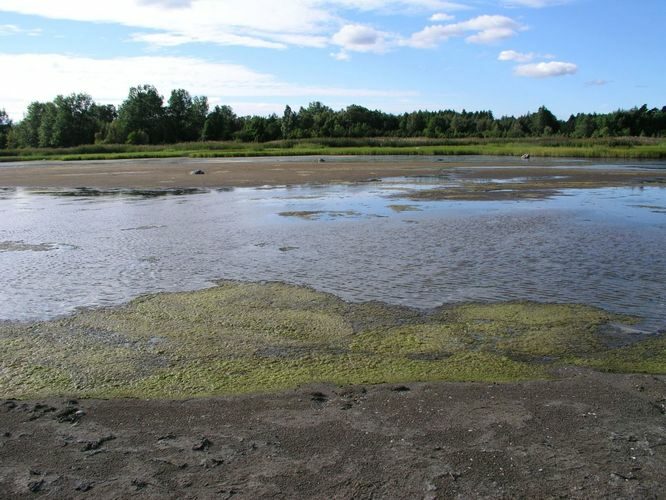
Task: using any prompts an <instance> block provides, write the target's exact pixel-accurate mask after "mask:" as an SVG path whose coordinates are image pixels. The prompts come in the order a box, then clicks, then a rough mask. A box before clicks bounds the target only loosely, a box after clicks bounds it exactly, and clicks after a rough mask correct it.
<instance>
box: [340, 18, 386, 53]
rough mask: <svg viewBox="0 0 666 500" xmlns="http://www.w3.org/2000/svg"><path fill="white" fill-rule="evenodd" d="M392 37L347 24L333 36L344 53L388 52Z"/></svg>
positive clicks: (361, 26) (370, 29)
mask: <svg viewBox="0 0 666 500" xmlns="http://www.w3.org/2000/svg"><path fill="white" fill-rule="evenodd" d="M389 37H390V35H389V34H388V33H384V32H383V31H378V30H376V29H374V28H372V27H370V26H365V25H362V24H346V25H344V26H343V27H342V28H341V29H340V31H338V32H337V33H336V34H335V35H333V38H332V41H333V43H334V44H336V45H339V46H340V47H342V48H343V50H344V51H354V52H378V53H379V52H386V50H387V49H388V45H389V43H388V38H389Z"/></svg>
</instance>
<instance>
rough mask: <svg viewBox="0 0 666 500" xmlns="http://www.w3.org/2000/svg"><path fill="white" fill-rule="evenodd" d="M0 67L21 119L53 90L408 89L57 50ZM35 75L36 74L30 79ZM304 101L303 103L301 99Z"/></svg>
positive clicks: (114, 98)
mask: <svg viewBox="0 0 666 500" xmlns="http://www.w3.org/2000/svg"><path fill="white" fill-rule="evenodd" d="M0 67H2V68H12V71H11V72H10V73H9V74H7V75H3V81H2V89H3V102H2V105H3V107H6V109H7V113H8V114H9V115H10V117H11V118H12V119H15V120H18V119H21V117H22V115H23V113H24V112H25V109H26V108H27V106H28V104H29V102H30V101H32V100H39V101H50V100H52V99H53V98H54V97H55V96H56V95H57V94H70V93H71V92H75V91H76V92H87V93H89V94H90V95H92V97H93V98H94V99H95V100H96V101H98V102H102V103H110V104H119V103H121V102H122V101H123V100H124V99H125V98H126V97H127V92H128V90H129V88H130V87H132V86H136V85H140V84H143V83H151V84H153V85H155V86H156V87H157V88H158V90H160V92H162V93H164V94H168V93H169V92H170V91H171V90H172V89H175V88H184V89H187V90H189V91H190V92H191V93H192V94H194V95H205V96H208V97H209V98H210V100H211V102H212V103H216V102H229V101H230V100H231V99H230V98H245V97H249V98H252V97H255V98H256V97H273V98H275V97H278V98H285V97H296V98H298V99H305V98H309V99H311V100H319V99H322V98H326V97H338V98H349V99H350V100H352V101H355V100H358V99H365V98H381V99H395V98H404V97H413V96H416V95H417V94H416V93H415V92H410V91H401V90H390V89H388V90H386V89H367V88H347V87H327V86H314V85H313V86H308V85H298V84H293V83H291V82H285V81H282V80H280V79H278V78H276V77H275V76H273V75H271V74H267V73H260V72H257V71H254V70H252V69H250V68H248V67H246V66H243V65H239V64H228V63H219V62H210V61H206V60H203V59H197V58H188V57H158V56H154V57H153V56H144V57H118V58H111V59H94V58H87V57H73V56H66V55H60V54H3V53H0ZM35 75H40V77H39V78H35ZM306 102H307V101H306Z"/></svg>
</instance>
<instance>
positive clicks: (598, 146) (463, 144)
mask: <svg viewBox="0 0 666 500" xmlns="http://www.w3.org/2000/svg"><path fill="white" fill-rule="evenodd" d="M525 152H529V153H530V154H531V155H532V156H535V157H570V158H633V159H663V158H666V140H659V139H649V138H624V139H621V140H620V139H566V138H558V139H555V138H541V139H539V138H536V139H529V140H527V139H523V140H521V141H520V142H515V141H513V140H509V139H446V140H441V139H400V138H373V139H318V140H281V141H272V142H266V143H253V142H252V143H241V142H189V143H178V144H170V145H161V146H160V145H130V144H94V145H84V146H77V147H71V148H24V149H6V150H0V162H3V161H4V162H7V161H31V160H62V161H77V160H120V159H139V158H181V157H190V158H217V157H219V158H232V157H261V156H324V155H342V156H344V155H347V156H351V155H377V156H378V155H412V156H439V155H441V156H449V155H450V156H458V155H494V156H516V157H519V156H520V155H521V154H523V153H525Z"/></svg>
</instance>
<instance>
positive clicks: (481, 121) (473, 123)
mask: <svg viewBox="0 0 666 500" xmlns="http://www.w3.org/2000/svg"><path fill="white" fill-rule="evenodd" d="M554 135H555V136H564V137H575V138H589V137H621V136H646V137H664V136H666V106H665V107H663V108H661V109H658V108H653V109H648V107H647V106H645V105H644V106H642V107H640V108H632V109H630V110H618V111H614V112H612V113H607V114H596V113H595V114H587V113H579V114H577V115H571V116H570V117H569V119H568V120H566V121H563V120H558V119H557V118H556V117H555V116H554V115H553V113H551V112H550V111H549V110H548V109H547V108H546V107H541V108H539V109H538V111H536V112H535V113H528V114H526V115H523V116H519V117H517V118H516V117H513V116H503V117H501V118H495V117H494V116H493V114H492V112H491V111H475V112H468V111H465V110H463V111H462V112H457V111H452V110H444V111H414V112H411V113H403V114H399V115H395V114H390V113H384V112H382V111H378V110H370V109H367V108H364V107H363V106H357V105H351V106H348V107H347V108H345V109H342V110H339V111H335V110H333V109H331V108H329V107H328V106H325V105H324V104H322V103H320V102H313V103H310V104H309V105H308V106H307V107H301V108H300V109H299V110H298V111H295V110H292V109H291V108H290V107H289V106H286V108H285V110H284V113H283V114H282V116H278V115H276V114H272V115H270V116H267V117H265V116H237V115H236V114H235V113H234V111H233V110H232V109H231V108H230V107H229V106H215V107H214V108H213V109H212V110H211V109H210V107H209V104H208V99H207V98H206V97H203V96H192V95H190V93H189V92H188V91H186V90H183V89H177V90H174V91H172V92H171V95H170V97H169V99H168V101H167V102H166V103H165V102H164V98H163V97H162V96H161V95H160V94H159V92H158V91H157V89H156V88H155V87H153V86H152V85H141V86H138V87H132V88H131V89H130V91H129V95H128V97H127V99H125V101H124V102H123V103H122V104H121V105H120V106H119V107H118V108H116V107H115V106H113V105H110V104H97V103H95V102H94V101H93V100H92V98H91V97H90V96H89V95H87V94H71V95H69V96H61V95H60V96H58V97H56V98H55V99H54V100H53V101H52V102H45V103H44V102H33V103H31V104H30V105H29V106H28V109H27V111H26V113H25V117H24V119H23V120H21V121H20V122H18V123H16V124H14V123H12V122H11V120H9V118H8V117H7V114H6V113H5V112H4V111H3V110H0V148H8V149H18V148H36V147H40V148H46V147H49V148H54V147H56V148H57V147H72V146H78V145H83V144H170V143H177V142H191V141H231V140H234V141H242V142H266V141H273V140H278V139H308V138H329V137H344V138H366V137H429V138H467V137H483V138H524V137H543V136H554Z"/></svg>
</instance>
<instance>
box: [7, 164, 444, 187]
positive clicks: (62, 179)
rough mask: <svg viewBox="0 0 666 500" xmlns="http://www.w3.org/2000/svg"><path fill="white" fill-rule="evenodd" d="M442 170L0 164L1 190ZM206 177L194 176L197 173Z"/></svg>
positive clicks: (346, 178) (296, 180)
mask: <svg viewBox="0 0 666 500" xmlns="http://www.w3.org/2000/svg"><path fill="white" fill-rule="evenodd" d="M441 168H442V166H441V165H440V164H437V163H434V162H432V161H429V162H419V161H415V162H413V163H412V162H409V163H407V162H381V163H379V162H336V161H326V162H321V163H320V162H319V160H318V159H317V158H304V159H302V160H300V161H280V160H275V161H268V160H266V159H262V160H242V161H237V160H235V161H229V160H227V161H225V160H192V159H186V158H176V159H157V160H110V161H90V162H40V163H38V164H37V163H23V164H21V165H18V166H13V165H10V166H7V165H0V186H4V187H18V186H22V187H42V188H43V187H69V188H71V187H78V186H85V187H90V188H152V189H158V188H183V187H199V188H216V187H253V186H262V185H285V184H304V183H315V182H322V183H326V182H355V181H364V180H369V179H372V178H377V177H387V176H402V175H433V174H435V173H437V172H438V171H439V170H440V169H441ZM199 169H200V170H203V171H204V174H203V175H193V174H192V171H193V170H199Z"/></svg>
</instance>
